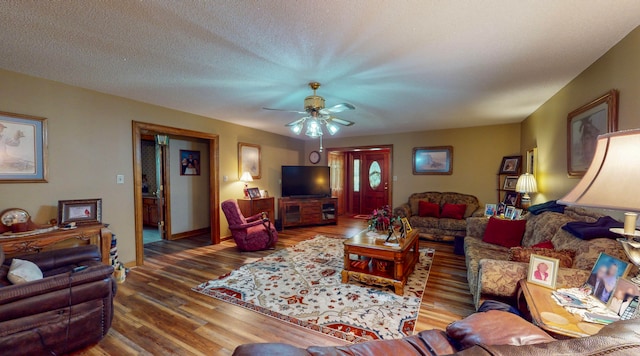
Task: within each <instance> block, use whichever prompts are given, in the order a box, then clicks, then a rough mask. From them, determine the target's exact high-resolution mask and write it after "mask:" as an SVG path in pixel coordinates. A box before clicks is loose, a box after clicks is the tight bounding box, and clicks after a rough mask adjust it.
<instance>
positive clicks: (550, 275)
mask: <svg viewBox="0 0 640 356" xmlns="http://www.w3.org/2000/svg"><path fill="white" fill-rule="evenodd" d="M559 266H560V260H558V259H557V258H551V257H546V256H541V255H535V254H532V255H531V257H530V260H529V273H527V282H529V283H533V284H537V285H540V286H543V287H547V288H551V289H554V288H555V287H556V279H557V277H558V267H559Z"/></svg>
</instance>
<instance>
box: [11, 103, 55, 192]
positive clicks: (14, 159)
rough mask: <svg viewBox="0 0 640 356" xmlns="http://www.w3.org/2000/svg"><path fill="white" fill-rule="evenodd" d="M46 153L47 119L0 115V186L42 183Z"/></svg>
mask: <svg viewBox="0 0 640 356" xmlns="http://www.w3.org/2000/svg"><path fill="white" fill-rule="evenodd" d="M47 153H48V151H47V119H45V118H42V117H35V116H28V115H21V114H13V113H8V112H0V183H30V182H40V183H46V182H47Z"/></svg>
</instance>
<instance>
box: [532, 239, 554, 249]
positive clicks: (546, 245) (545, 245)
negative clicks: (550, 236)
mask: <svg viewBox="0 0 640 356" xmlns="http://www.w3.org/2000/svg"><path fill="white" fill-rule="evenodd" d="M531 247H533V248H546V249H549V250H553V249H554V246H553V242H551V240H546V241H542V242H540V243H537V244H535V245H533V246H531Z"/></svg>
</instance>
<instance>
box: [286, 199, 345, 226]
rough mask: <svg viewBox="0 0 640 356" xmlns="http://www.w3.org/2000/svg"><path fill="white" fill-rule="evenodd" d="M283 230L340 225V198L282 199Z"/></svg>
mask: <svg viewBox="0 0 640 356" xmlns="http://www.w3.org/2000/svg"><path fill="white" fill-rule="evenodd" d="M278 208H279V216H280V219H281V220H282V228H283V229H284V228H285V227H289V226H303V225H326V224H337V223H338V198H280V199H278Z"/></svg>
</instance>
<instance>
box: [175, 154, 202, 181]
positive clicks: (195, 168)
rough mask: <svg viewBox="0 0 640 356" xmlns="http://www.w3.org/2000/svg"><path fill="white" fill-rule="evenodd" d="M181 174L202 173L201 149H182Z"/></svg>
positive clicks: (197, 174)
mask: <svg viewBox="0 0 640 356" xmlns="http://www.w3.org/2000/svg"><path fill="white" fill-rule="evenodd" d="M180 175H181V176H199V175H200V151H191V150H180Z"/></svg>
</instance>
